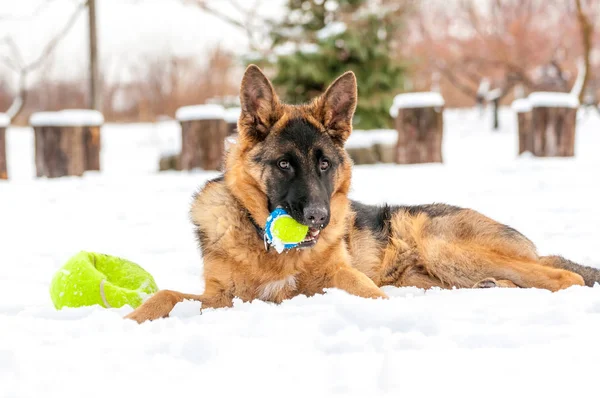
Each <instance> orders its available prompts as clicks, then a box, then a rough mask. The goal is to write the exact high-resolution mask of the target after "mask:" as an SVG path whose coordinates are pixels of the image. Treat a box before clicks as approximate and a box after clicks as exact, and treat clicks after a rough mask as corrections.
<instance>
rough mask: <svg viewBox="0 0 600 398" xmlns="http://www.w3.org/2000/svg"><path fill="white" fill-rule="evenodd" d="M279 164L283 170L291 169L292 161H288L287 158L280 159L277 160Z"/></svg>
mask: <svg viewBox="0 0 600 398" xmlns="http://www.w3.org/2000/svg"><path fill="white" fill-rule="evenodd" d="M277 166H279V168H280V169H281V170H289V169H290V162H288V161H287V160H280V161H279V162H277Z"/></svg>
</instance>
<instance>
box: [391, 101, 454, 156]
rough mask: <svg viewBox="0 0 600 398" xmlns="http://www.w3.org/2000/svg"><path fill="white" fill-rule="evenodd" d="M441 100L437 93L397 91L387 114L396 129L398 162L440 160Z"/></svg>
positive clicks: (442, 126)
mask: <svg viewBox="0 0 600 398" xmlns="http://www.w3.org/2000/svg"><path fill="white" fill-rule="evenodd" d="M443 110H444V99H443V98H442V96H441V95H440V94H439V93H437V92H424V93H407V94H399V95H397V96H396V97H395V98H394V103H393V105H392V107H391V108H390V115H391V116H392V117H393V118H394V125H395V128H396V131H397V132H398V142H397V144H396V157H395V161H396V163H399V164H415V163H442V137H443V133H444V120H443V117H444V112H443Z"/></svg>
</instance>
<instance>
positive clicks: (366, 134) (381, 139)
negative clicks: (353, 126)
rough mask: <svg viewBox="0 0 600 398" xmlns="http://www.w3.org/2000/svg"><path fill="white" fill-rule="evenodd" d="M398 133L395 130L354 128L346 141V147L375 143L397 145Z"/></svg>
mask: <svg viewBox="0 0 600 398" xmlns="http://www.w3.org/2000/svg"><path fill="white" fill-rule="evenodd" d="M397 140H398V133H397V132H396V131H395V130H354V131H353V132H352V135H350V138H349V139H348V141H347V142H346V148H366V147H370V146H372V145H374V144H381V145H395V144H396V141H397Z"/></svg>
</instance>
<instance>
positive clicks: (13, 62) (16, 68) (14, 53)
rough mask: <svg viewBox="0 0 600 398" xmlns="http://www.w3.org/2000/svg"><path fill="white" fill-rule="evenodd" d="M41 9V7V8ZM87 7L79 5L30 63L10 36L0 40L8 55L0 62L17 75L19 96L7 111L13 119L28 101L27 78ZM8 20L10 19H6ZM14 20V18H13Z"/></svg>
mask: <svg viewBox="0 0 600 398" xmlns="http://www.w3.org/2000/svg"><path fill="white" fill-rule="evenodd" d="M40 7H41V6H40ZM86 7H87V1H83V2H81V3H79V4H78V5H77V6H76V8H75V9H74V10H73V12H72V13H71V15H70V17H69V19H68V20H67V22H66V23H65V25H64V26H63V27H62V28H61V29H60V30H59V31H58V33H57V34H56V35H55V36H54V37H53V38H52V39H51V40H50V41H49V42H48V43H47V44H46V46H44V48H43V49H42V51H41V52H40V54H39V55H38V56H37V57H36V58H35V59H34V60H33V61H30V62H29V63H25V61H24V60H23V57H22V56H21V52H20V51H19V48H18V46H17V45H16V43H15V42H14V40H13V39H12V37H10V36H6V37H4V38H2V39H0V44H1V45H4V46H5V47H6V48H7V50H8V54H3V55H0V62H2V63H3V64H4V65H5V66H6V67H8V68H9V69H10V70H11V71H13V72H14V73H16V74H17V95H16V97H15V99H14V101H13V103H12V105H11V106H10V108H9V109H8V110H7V112H6V113H7V114H8V116H9V117H10V118H11V119H14V118H15V117H17V116H18V115H19V113H20V112H21V110H22V109H23V105H24V104H25V101H26V100H27V78H28V77H29V75H30V74H31V73H32V72H34V71H35V70H37V69H39V68H40V67H41V66H42V65H44V63H45V62H46V61H47V60H48V58H49V57H50V56H51V55H52V53H53V52H54V50H55V49H56V47H57V46H58V44H59V43H60V42H61V41H62V39H64V38H65V36H66V35H67V34H68V33H69V31H70V30H71V28H72V27H73V26H74V25H75V22H77V19H78V18H79V15H80V14H81V13H82V11H83V10H84V9H85V8H86ZM39 12H40V8H38V9H36V11H34V13H33V14H32V15H36V14H37V13H39ZM4 18H8V17H6V16H5V17H4ZM13 18H14V17H13Z"/></svg>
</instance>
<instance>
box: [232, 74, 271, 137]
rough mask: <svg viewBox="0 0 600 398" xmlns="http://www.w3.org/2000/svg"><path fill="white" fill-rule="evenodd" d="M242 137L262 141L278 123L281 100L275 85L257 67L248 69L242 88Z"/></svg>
mask: <svg viewBox="0 0 600 398" xmlns="http://www.w3.org/2000/svg"><path fill="white" fill-rule="evenodd" d="M240 102H241V108H242V112H241V116H240V123H241V124H242V126H241V127H242V128H241V129H240V135H246V136H247V137H248V138H251V139H252V140H255V141H262V140H263V139H264V138H265V137H266V136H267V134H268V133H269V128H270V127H271V126H272V124H273V123H275V121H277V106H278V104H279V99H278V98H277V94H276V93H275V90H274V89H273V85H272V84H271V82H270V81H269V79H267V77H266V76H265V75H264V74H263V72H262V71H261V70H260V69H259V67H258V66H256V65H250V66H248V68H246V72H245V73H244V78H243V79H242V85H241V88H240Z"/></svg>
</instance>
